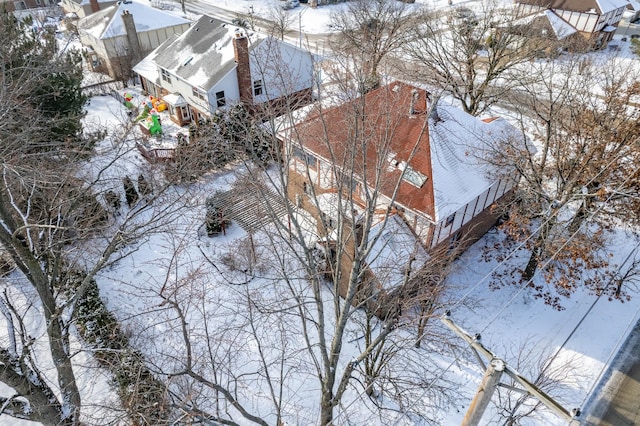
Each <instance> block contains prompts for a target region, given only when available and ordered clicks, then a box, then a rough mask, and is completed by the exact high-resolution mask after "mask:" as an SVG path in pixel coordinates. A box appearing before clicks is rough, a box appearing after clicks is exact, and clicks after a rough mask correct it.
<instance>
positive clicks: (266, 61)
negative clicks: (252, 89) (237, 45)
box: [250, 39, 314, 104]
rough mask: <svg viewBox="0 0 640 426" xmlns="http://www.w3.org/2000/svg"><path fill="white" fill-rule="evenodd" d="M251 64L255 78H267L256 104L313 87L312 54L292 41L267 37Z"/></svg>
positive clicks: (253, 55) (256, 97) (252, 74)
mask: <svg viewBox="0 0 640 426" xmlns="http://www.w3.org/2000/svg"><path fill="white" fill-rule="evenodd" d="M250 66H251V81H252V82H253V81H256V80H262V82H263V90H262V95H259V96H255V97H254V103H256V104H258V103H262V102H266V101H268V100H271V99H277V98H280V97H282V96H284V95H286V94H290V93H295V92H298V91H300V90H304V89H307V88H311V87H313V76H314V72H313V60H312V57H311V54H310V53H309V52H305V51H302V50H299V49H297V48H295V47H294V46H292V45H290V44H288V43H283V42H281V41H279V40H275V39H266V40H265V41H263V42H262V43H260V45H259V46H258V47H257V48H256V49H254V50H253V51H252V52H251V57H250Z"/></svg>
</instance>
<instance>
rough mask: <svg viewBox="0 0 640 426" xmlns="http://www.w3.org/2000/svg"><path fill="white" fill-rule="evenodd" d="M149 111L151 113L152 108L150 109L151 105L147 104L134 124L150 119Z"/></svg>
mask: <svg viewBox="0 0 640 426" xmlns="http://www.w3.org/2000/svg"><path fill="white" fill-rule="evenodd" d="M149 111H151V108H149V105H147V104H146V103H145V104H144V108H143V109H142V112H141V113H140V114H138V116H137V117H136V119H135V120H134V122H135V123H137V122H139V121H142V120H144V119H145V118H147V117H149Z"/></svg>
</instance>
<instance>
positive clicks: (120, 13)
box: [77, 1, 191, 78]
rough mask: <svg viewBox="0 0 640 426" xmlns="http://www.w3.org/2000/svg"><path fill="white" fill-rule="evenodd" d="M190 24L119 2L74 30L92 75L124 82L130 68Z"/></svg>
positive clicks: (171, 16)
mask: <svg viewBox="0 0 640 426" xmlns="http://www.w3.org/2000/svg"><path fill="white" fill-rule="evenodd" d="M190 24H191V22H190V21H189V20H187V19H184V18H181V17H179V16H175V15H173V14H170V13H167V12H164V11H162V10H159V9H155V8H153V7H151V6H147V5H145V4H142V3H138V2H132V1H122V2H118V3H117V4H115V5H113V6H109V7H107V8H106V9H102V10H100V11H97V12H95V13H93V14H91V15H89V16H87V17H85V18H83V19H80V20H79V21H78V22H77V28H78V34H79V36H80V42H81V43H82V45H83V46H84V48H85V49H86V52H87V59H88V62H89V64H90V66H91V67H92V69H93V70H94V71H98V72H104V73H107V74H109V75H111V76H112V77H114V78H128V77H129V76H130V74H131V68H132V67H133V65H135V64H136V63H137V62H138V61H140V60H141V59H142V58H144V56H145V55H147V54H148V53H149V52H151V51H152V50H153V49H155V48H156V47H158V46H159V45H160V44H162V43H163V42H164V41H165V40H167V39H168V38H170V37H173V36H174V35H176V34H182V33H183V32H185V31H186V30H187V29H189V26H190Z"/></svg>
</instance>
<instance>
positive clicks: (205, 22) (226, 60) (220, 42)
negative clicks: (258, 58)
mask: <svg viewBox="0 0 640 426" xmlns="http://www.w3.org/2000/svg"><path fill="white" fill-rule="evenodd" d="M236 31H239V29H238V28H237V27H235V26H234V25H230V24H226V23H224V22H222V21H219V20H217V19H214V18H211V17H209V16H207V15H203V16H201V17H200V19H198V20H197V21H196V22H194V23H193V25H192V26H191V28H189V29H188V30H187V31H185V32H184V33H182V34H181V35H179V36H178V35H174V36H173V37H171V38H169V39H168V40H166V41H165V42H164V43H162V44H161V45H160V46H158V47H157V48H156V49H155V50H154V51H153V52H151V53H150V54H149V55H148V56H147V58H145V59H144V60H143V61H146V62H148V61H152V62H153V63H155V64H156V65H157V66H159V67H161V68H164V69H166V70H167V71H169V72H171V73H172V74H175V75H177V76H178V77H180V78H181V79H183V80H185V81H187V82H189V83H190V84H191V85H193V86H197V87H200V88H202V89H205V90H209V89H210V88H211V87H213V86H214V85H215V83H216V82H218V81H219V80H220V79H221V78H222V77H223V76H224V75H226V74H227V73H228V72H229V71H231V70H232V69H234V68H235V65H236V64H235V56H234V50H233V43H232V40H233V38H234V36H235V33H236ZM259 42H260V39H259V38H258V36H256V35H251V36H250V43H249V50H252V48H254V47H255V46H256V45H257V44H258V43H259ZM136 67H137V66H136ZM135 69H136V68H135V67H134V70H135Z"/></svg>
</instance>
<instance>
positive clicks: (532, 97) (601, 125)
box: [495, 55, 638, 294]
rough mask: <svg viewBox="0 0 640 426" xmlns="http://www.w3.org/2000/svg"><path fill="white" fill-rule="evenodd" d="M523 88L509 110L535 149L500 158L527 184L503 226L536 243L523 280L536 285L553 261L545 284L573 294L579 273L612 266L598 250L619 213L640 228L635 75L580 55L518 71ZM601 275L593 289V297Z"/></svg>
mask: <svg viewBox="0 0 640 426" xmlns="http://www.w3.org/2000/svg"><path fill="white" fill-rule="evenodd" d="M621 69H624V70H625V71H624V72H620V70H621ZM518 81H519V82H520V84H521V86H520V88H519V89H518V90H515V91H513V92H512V94H511V96H510V99H511V100H512V101H513V104H512V106H511V108H513V110H514V111H516V112H517V114H518V118H519V120H521V123H522V127H523V128H526V129H528V131H529V132H530V134H531V135H532V136H533V140H534V142H535V146H536V147H537V149H533V148H531V147H530V148H528V149H517V148H516V147H514V146H509V144H505V145H503V146H502V147H500V148H499V149H497V150H496V151H495V154H496V155H495V158H496V159H497V160H498V161H499V162H502V163H503V164H506V163H507V162H508V163H509V164H515V165H516V167H517V168H518V170H519V172H520V174H521V176H522V178H523V181H522V184H521V185H520V187H519V190H518V193H517V198H516V200H517V203H515V204H514V205H512V206H511V212H510V221H509V222H508V223H507V224H506V228H505V229H507V230H510V231H513V232H511V234H512V235H514V236H516V235H517V234H518V233H520V232H522V231H523V230H525V231H524V234H521V237H524V238H530V239H529V249H530V250H531V255H530V257H529V260H528V262H527V265H526V266H525V268H524V271H523V274H522V279H523V280H530V279H531V278H532V277H533V276H534V274H535V272H536V271H537V270H538V267H539V265H541V264H543V262H545V264H546V265H547V268H546V269H545V271H546V277H547V279H548V280H551V279H553V281H554V282H556V287H557V289H558V290H560V292H561V293H562V294H570V293H571V292H572V291H573V289H574V288H575V287H574V284H572V282H573V280H572V279H570V277H572V276H573V275H572V273H573V272H575V271H577V270H578V269H580V268H584V267H586V268H589V269H592V270H594V271H597V270H604V269H603V268H605V267H606V266H607V261H606V256H602V255H601V254H600V253H599V252H598V248H599V247H602V244H603V241H604V235H603V230H604V229H606V228H607V227H608V226H609V223H610V222H611V221H612V220H616V219H617V218H620V217H621V216H620V215H625V219H626V220H631V221H632V222H634V223H635V222H636V221H637V217H636V215H635V214H633V212H635V211H637V210H635V209H630V208H631V207H632V206H636V204H637V202H638V200H637V199H636V198H635V197H633V196H631V194H632V193H633V191H634V189H633V188H634V187H635V185H636V178H635V177H636V176H637V172H638V171H637V168H636V167H635V166H634V164H636V160H635V159H636V158H637V156H638V148H637V140H638V138H637V119H636V117H637V111H636V108H635V107H633V106H632V105H633V102H632V101H631V99H632V98H633V96H635V94H636V93H637V90H638V83H637V74H636V73H635V72H634V71H633V70H632V69H629V68H625V67H624V65H622V64H621V63H620V62H618V61H616V60H611V61H610V62H607V63H601V62H599V61H596V60H595V59H593V58H591V57H589V56H588V55H575V56H572V57H571V58H564V59H562V60H545V61H539V62H536V63H534V64H532V66H530V67H528V68H527V69H523V70H522V71H520V72H519V77H518ZM594 88H597V89H596V90H594ZM507 159H508V160H507ZM585 222H588V223H589V224H590V225H591V224H598V226H597V227H592V226H582V225H583V224H584V223H585ZM585 241H589V244H584V242H585ZM551 260H553V262H551V263H548V264H547V263H546V262H547V261H551ZM558 273H560V275H559V276H558V275H557V274H558ZM559 277H564V278H559ZM603 278H604V277H603V276H600V278H597V277H596V278H594V279H593V280H591V281H588V282H587V283H586V284H587V286H589V287H591V288H593V289H594V290H595V289H597V288H599V283H601V282H602V279H603Z"/></svg>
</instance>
